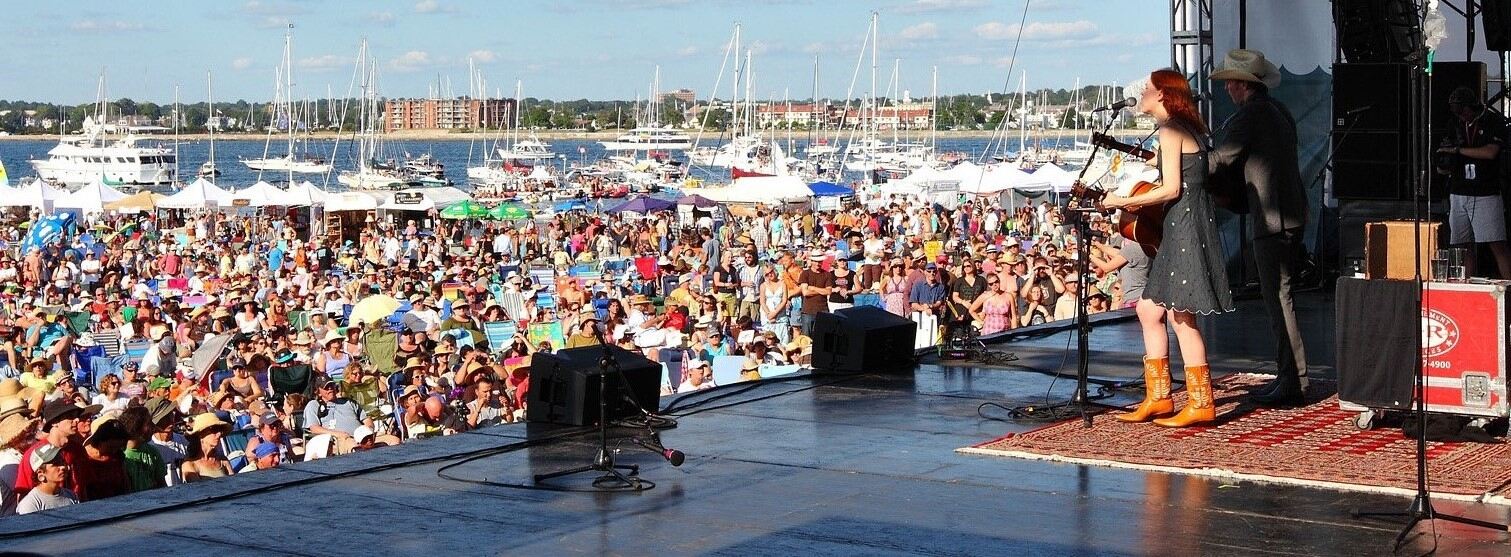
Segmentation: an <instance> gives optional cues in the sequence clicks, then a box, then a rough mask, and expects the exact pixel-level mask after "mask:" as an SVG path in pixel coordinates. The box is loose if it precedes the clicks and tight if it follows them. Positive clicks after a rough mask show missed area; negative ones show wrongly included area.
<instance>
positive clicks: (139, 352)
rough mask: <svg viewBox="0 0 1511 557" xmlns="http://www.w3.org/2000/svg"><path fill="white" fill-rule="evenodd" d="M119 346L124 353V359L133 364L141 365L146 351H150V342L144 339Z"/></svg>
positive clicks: (129, 341) (137, 339)
mask: <svg viewBox="0 0 1511 557" xmlns="http://www.w3.org/2000/svg"><path fill="white" fill-rule="evenodd" d="M121 345H122V347H123V348H124V349H125V351H126V359H127V360H129V361H130V362H131V363H134V364H140V363H142V358H146V357H147V351H148V350H150V349H152V341H150V340H147V339H144V338H134V339H131V340H128V341H126V342H123V343H121Z"/></svg>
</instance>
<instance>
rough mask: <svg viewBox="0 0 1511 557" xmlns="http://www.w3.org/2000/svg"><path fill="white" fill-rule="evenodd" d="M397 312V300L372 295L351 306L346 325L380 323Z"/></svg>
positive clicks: (383, 295)
mask: <svg viewBox="0 0 1511 557" xmlns="http://www.w3.org/2000/svg"><path fill="white" fill-rule="evenodd" d="M398 310H399V300H397V299H395V298H394V297H393V296H389V295H386V294H373V295H371V296H368V297H366V298H363V299H361V300H358V301H357V303H356V304H355V305H353V306H352V314H351V317H348V318H347V320H346V324H347V325H357V324H359V323H382V322H384V321H385V320H387V319H388V317H389V316H391V315H393V312H395V311H398Z"/></svg>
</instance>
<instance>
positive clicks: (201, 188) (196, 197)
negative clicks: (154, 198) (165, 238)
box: [157, 178, 231, 209]
mask: <svg viewBox="0 0 1511 557" xmlns="http://www.w3.org/2000/svg"><path fill="white" fill-rule="evenodd" d="M230 204H231V192H228V191H226V190H223V189H221V188H220V186H217V185H215V184H212V183H210V181H209V180H206V179H204V178H199V179H196V180H194V181H193V182H191V183H190V184H189V185H187V186H184V188H183V189H181V190H178V193H175V194H173V195H170V196H168V197H166V198H163V199H161V200H159V201H158V202H157V206H158V207H160V208H164V209H209V208H212V207H218V206H222V205H230Z"/></svg>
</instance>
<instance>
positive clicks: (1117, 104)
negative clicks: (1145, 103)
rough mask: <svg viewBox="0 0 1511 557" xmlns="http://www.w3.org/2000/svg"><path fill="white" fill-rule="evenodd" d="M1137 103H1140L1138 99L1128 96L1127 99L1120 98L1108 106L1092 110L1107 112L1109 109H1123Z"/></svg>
mask: <svg viewBox="0 0 1511 557" xmlns="http://www.w3.org/2000/svg"><path fill="white" fill-rule="evenodd" d="M1136 104H1138V99H1135V98H1133V97H1128V98H1126V99H1123V100H1120V101H1118V102H1115V103H1112V104H1109V105H1107V106H1101V107H1097V108H1096V109H1095V110H1092V112H1106V111H1108V110H1122V109H1124V108H1128V107H1130V106H1134V105H1136Z"/></svg>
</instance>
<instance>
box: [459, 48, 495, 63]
mask: <svg viewBox="0 0 1511 557" xmlns="http://www.w3.org/2000/svg"><path fill="white" fill-rule="evenodd" d="M467 57H468V58H471V59H472V61H474V62H477V63H479V64H487V63H489V62H492V61H494V60H497V59H498V54H496V53H494V52H493V51H492V50H474V51H472V52H468V53H467Z"/></svg>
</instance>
